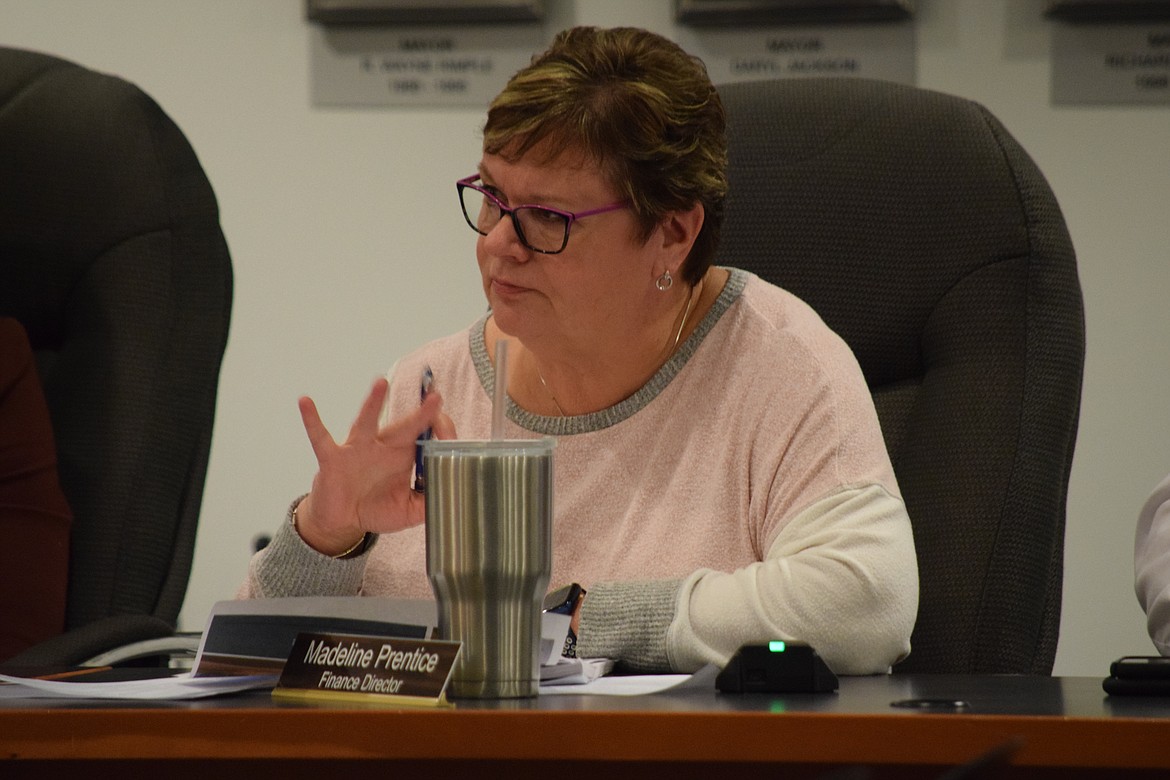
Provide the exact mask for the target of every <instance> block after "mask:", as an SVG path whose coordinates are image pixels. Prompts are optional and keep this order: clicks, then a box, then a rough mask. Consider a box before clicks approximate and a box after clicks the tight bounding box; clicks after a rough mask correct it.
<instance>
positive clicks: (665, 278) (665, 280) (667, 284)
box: [654, 269, 674, 292]
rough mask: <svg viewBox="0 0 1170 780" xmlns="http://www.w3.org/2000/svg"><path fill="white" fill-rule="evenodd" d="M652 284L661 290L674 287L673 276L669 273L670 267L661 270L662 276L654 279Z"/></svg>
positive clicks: (664, 290)
mask: <svg viewBox="0 0 1170 780" xmlns="http://www.w3.org/2000/svg"><path fill="white" fill-rule="evenodd" d="M654 286H655V287H657V288H658V289H659V290H661V291H662V292H666V291H667V290H669V289H670V288H671V287H674V277H673V276H671V275H670V269H667V270H665V271H663V272H662V276H660V277H658V278H657V279H655V280H654Z"/></svg>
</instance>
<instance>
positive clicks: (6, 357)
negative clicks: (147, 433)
mask: <svg viewBox="0 0 1170 780" xmlns="http://www.w3.org/2000/svg"><path fill="white" fill-rule="evenodd" d="M72 521H73V514H72V512H71V510H70V508H69V504H68V502H67V501H66V500H65V496H64V494H63V493H62V492H61V485H60V482H59V480H58V477H57V448H56V444H55V442H54V439H53V428H52V423H51V422H50V420H49V410H48V407H47V405H46V403H45V397H44V394H43V393H42V391H41V382H40V378H39V377H38V375H37V371H36V364H35V362H34V361H33V355H32V350H31V348H30V347H29V344H28V339H27V337H26V335H25V332H24V328H23V327H21V325H20V323H19V322H17V321H16V320H14V319H9V318H0V535H2V537H3V542H4V543H3V545H0V615H2V616H3V619H2V620H0V660H3V659H6V658H10V657H12V656H13V655H15V654H17V653H18V652H20V651H21V650H24V649H26V648H28V647H30V646H32V645H34V644H36V643H38V642H40V641H42V640H45V639H49V638H50V637H53V636H56V635H58V634H60V633H62V631H64V629H65V598H66V592H67V587H68V579H69V533H70V526H71V525H72Z"/></svg>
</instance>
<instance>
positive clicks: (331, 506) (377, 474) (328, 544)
mask: <svg viewBox="0 0 1170 780" xmlns="http://www.w3.org/2000/svg"><path fill="white" fill-rule="evenodd" d="M387 390H388V384H387V382H386V380H385V379H384V378H380V379H378V380H377V381H375V382H374V386H373V388H372V389H371V390H370V394H369V395H368V396H367V397H366V400H365V402H364V403H363V404H362V408H361V410H360V411H359V412H358V416H357V419H355V420H354V422H353V425H352V426H351V427H350V429H349V435H348V436H347V437H346V439H345V441H344V442H342V443H340V444H338V443H337V442H336V441H334V439H333V437H332V436H331V435H330V433H329V431H328V430H327V429H326V428H325V424H324V423H323V422H322V421H321V416H320V415H319V414H318V412H317V407H316V405H315V404H314V403H313V400H312V399H311V398H308V397H303V398H301V399H300V400H299V401H298V406H299V407H300V412H301V420H302V421H303V422H304V425H305V432H306V433H307V434H308V436H309V443H310V444H311V445H312V447H313V453H314V454H315V455H316V456H317V469H318V470H317V475H316V476H315V477H314V478H313V489H312V491H311V492H310V493H309V495H308V496H306V497H305V499H304V500H303V501H301V504H300V506H299V507H297V532H298V533H299V534H300V535H301V538H302V539H304V540H305V542H306V543H307V544H308V545H309V546H310V547H312V548H313V549H315V550H317V551H318V552H321V553H324V554H325V555H339V554H341V553H343V552H345V551H346V550H349V549H351V548H352V547H353V546H354V545H355V544H357V543H358V542H359V541H360V540H361V539H362V537H363V535H364V534H365V533H367V532H374V533H392V532H394V531H399V530H402V529H403V528H408V527H410V526H413V525H418V524H419V523H421V522H423V518H424V509H425V498H424V496H423V494H421V493H416V492H414V491H413V490H411V486H410V481H411V473H412V470H413V468H414V448H415V442H416V441H417V440H418V437H419V435H420V434H422V432H423V431H425V430H426V429H427V428H432V429H433V431H434V435H435V437H436V438H441V439H447V438H454V436H455V431H454V426H453V425H452V423H451V420H450V418H448V417H447V416H446V415H444V414H442V412H441V409H442V404H443V399H442V396H441V395H440V394H439V393H438V392H432V393H430V394H429V395H428V396H427V398H426V400H425V401H423V403H422V404H420V405H419V407H418V408H417V409H415V410H414V411H413V412H411V413H410V414H408V415H406V416H405V417H402V418H399V419H397V420H394V421H392V422H390V423H389V424H388V425H386V426H385V427H382V428H380V427H379V426H378V418H379V415H380V413H381V410H382V405H383V403H384V401H385V399H386V393H387Z"/></svg>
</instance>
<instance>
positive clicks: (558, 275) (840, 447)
mask: <svg viewBox="0 0 1170 780" xmlns="http://www.w3.org/2000/svg"><path fill="white" fill-rule="evenodd" d="M725 168H726V141H725V133H724V116H723V109H722V105H721V103H720V101H719V96H718V94H717V93H716V91H715V89H714V87H713V86H712V85H711V83H710V80H709V79H708V77H707V73H706V70H705V68H704V67H703V65H702V63H701V62H699V61H698V60H697V59H695V58H692V57H690V56H689V55H687V54H686V53H685V52H683V51H682V50H681V49H680V48H679V47H678V46H676V45H675V44H673V43H671V42H670V41H667V40H665V39H664V38H661V37H659V36H657V35H654V34H651V33H648V32H645V31H641V30H634V29H615V30H597V29H592V28H578V29H573V30H569V31H566V32H564V33H561V34H560V35H559V36H557V38H556V40H555V41H554V42H553V44H552V46H551V47H550V48H549V50H548V51H546V52H545V53H544V54H542V55H539V56H537V57H536V58H534V60H533V62H532V64H531V65H529V66H528V67H526V68H524V69H523V70H521V71H520V72H519V73H517V74H516V75H515V76H514V77H513V78H512V80H511V81H510V82H509V83H508V85H507V87H505V89H504V90H503V92H501V94H500V95H499V96H498V97H497V98H496V99H495V100H494V101H493V103H492V106H491V108H490V110H489V112H488V118H487V123H486V125H485V128H484V147H483V157H482V159H481V162H480V164H479V170H478V171H477V172H476V174H475V175H473V176H469V177H467V178H465V179H462V180H460V181H459V182H458V189H459V192H460V197H461V199H462V207H463V210H464V215H465V217H466V218H467V222H468V224H469V225H470V226H471V227H472V229H474V230H475V231H476V232H477V233H479V234H480V235H479V239H478V242H477V244H476V258H477V260H478V263H479V269H480V273H481V276H482V278H483V286H484V293H485V295H486V296H487V300H488V303H489V304H490V314H489V315H487V316H486V317H484V318H483V319H481V320H480V321H478V322H476V323H475V324H474V325H473V326H472V327H471V328H470V330H469V331H466V332H462V333H458V334H455V335H453V336H450V337H448V338H446V339H442V340H439V341H437V342H434V343H432V344H429V345H427V346H425V347H424V348H422V349H420V350H418V351H417V352H415V353H414V354H412V355H410V356H408V357H406V358H404V359H403V360H401V361H400V362H399V363H398V365H397V367H396V370H394V371H393V372H392V375H391V377H390V379H389V387H387V382H386V381H384V380H381V381H379V382H377V383H376V384H375V386H374V388H373V390H372V392H371V393H370V396H369V397H368V398H367V400H366V402H365V404H364V406H363V408H362V410H361V412H360V413H359V416H358V418H357V421H356V422H355V423H354V426H353V428H352V429H351V431H350V435H349V438H348V439H347V440H346V441H345V442H344V443H343V444H341V445H338V444H336V443H335V442H334V440H333V439H332V437H331V436H330V435H329V433H328V432H327V431H326V430H325V428H324V426H323V425H322V424H321V421H320V418H319V416H318V415H317V412H316V410H315V408H314V406H313V404H312V402H311V401H310V400H309V399H301V403H300V408H301V413H302V418H303V420H304V424H305V428H306V431H307V432H308V435H309V439H310V441H311V443H312V446H313V449H314V452H315V454H316V456H317V459H318V463H319V467H320V470H319V472H318V474H317V476H316V478H315V479H314V482H313V486H312V491H311V492H310V493H309V494H308V495H307V496H306V497H304V499H303V500H301V501H300V502H299V503H296V504H294V507H293V508H292V509H290V513H289V518H290V520H291V523H289V524H286V526H285V527H284V529H283V530H282V531H281V532H280V533H278V534H277V536H276V538H275V539H274V540H273V543H272V544H271V545H270V546H269V548H268V549H267V550H265V551H264V552H262V553H260V554H258V555H257V557H256V558H255V559H254V561H253V564H252V566H251V569H250V576H249V580H248V582H247V583H246V585H245V587H244V590H243V595H245V596H281V595H301V594H310V593H313V594H330V595H341V594H354V593H359V592H360V593H364V594H369V595H395V596H403V597H429V596H430V588H429V585H428V582H427V579H426V575H425V562H424V541H423V532H422V529H421V527H420V525H419V524H420V523H421V522H422V520H423V499H422V496H420V495H418V494H416V493H413V492H412V491H411V490H410V489H409V484H410V478H411V470H412V465H413V451H414V444H415V440H416V439H417V437H418V436H419V435H420V434H421V433H422V432H423V431H425V430H426V429H427V428H428V427H433V428H434V431H435V435H437V436H439V437H440V438H449V437H454V436H455V435H456V433H458V435H459V436H461V437H464V438H487V437H488V435H489V434H490V421H491V386H492V374H493V369H492V356H493V355H494V354H495V350H496V347H497V345H498V344H499V343H500V341H501V340H502V339H508V340H510V342H511V343H510V347H509V350H510V351H509V361H508V362H509V365H510V368H511V370H510V372H509V376H508V379H507V382H508V384H507V391H508V396H509V398H510V400H509V404H508V414H507V417H508V422H507V430H506V431H505V435H506V436H508V437H509V438H523V437H535V436H540V435H555V436H557V437H558V442H557V447H556V454H555V458H556V485H555V488H554V511H555V518H554V532H553V540H554V561H553V579H554V582H561V583H565V582H570V581H576V582H579V583H581V584H582V585H584V587H585V589H586V591H587V595H586V596H585V597H584V599H583V600H582V601H581V603H580V607H579V613H578V614H577V616H576V619H577V621H578V645H577V650H578V653H579V654H581V655H584V656H588V657H608V658H615V659H618V660H619V661H620V662H621V664H622V665H623V666H625V667H626V668H628V669H638V670H652V671H666V670H676V671H693V670H694V669H697V668H698V667H700V666H702V665H703V664H705V663H712V662H713V663H718V664H722V663H725V662H726V661H727V659H728V658H729V656H730V655H731V654H732V653H733V652H734V651H735V650H736V649H737V648H738V647H739V646H740V645H742V644H744V643H747V642H753V641H763V640H766V639H773V638H780V639H790V640H802V641H805V642H808V643H809V644H811V645H812V646H814V647H815V648H817V650H818V651H819V653H820V654H821V655H822V656H823V657H824V658H825V660H826V661H827V662H828V663H829V665H830V666H831V667H832V668H833V669H834V670H835V671H836V672H838V673H842V674H865V673H873V672H881V671H885V670H886V669H888V668H889V666H890V665H891V664H893V663H894V662H896V661H897V660H899V659H900V658H902V657H903V656H904V655H905V654H906V653H907V652H908V651H909V636H910V631H911V628H912V627H913V624H914V618H915V613H916V609H917V567H916V561H915V556H914V548H913V540H912V536H911V530H910V523H909V520H908V518H907V516H906V512H905V509H904V506H903V504H902V501H901V499H900V497H899V494H898V488H897V484H896V482H895V479H894V475H893V471H892V469H891V467H890V463H889V459H888V456H887V455H886V452H885V449H884V445H883V442H882V438H881V432H880V430H879V427H878V422H877V418H876V414H875V412H874V409H873V404H872V401H871V399H870V396H869V393H868V391H867V389H866V386H865V383H864V380H863V378H862V376H861V373H860V370H859V368H858V366H857V364H856V361H855V360H854V358H853V356H852V354H851V353H850V352H849V350H848V348H847V347H846V346H845V345H844V344H843V342H841V340H840V339H839V338H837V337H836V336H835V335H834V334H833V333H832V332H830V331H829V330H828V329H827V328H826V327H825V325H824V324H823V323H822V322H821V321H820V320H819V319H818V318H817V316H816V315H815V314H814V313H813V312H812V311H811V310H810V309H809V308H808V307H807V306H805V305H804V304H803V303H801V302H800V301H799V300H797V299H795V298H794V297H793V296H791V295H790V294H788V293H786V292H784V291H782V290H780V289H778V288H775V287H773V286H771V285H768V284H766V283H764V282H763V281H761V280H760V279H758V278H755V277H753V276H751V275H749V274H746V273H744V272H742V271H733V270H729V269H726V268H720V267H716V266H714V265H712V262H713V260H714V257H715V252H716V248H717V244H718V237H719V226H720V221H721V217H722V207H723V200H724V196H725V193H726V189H727V185H726V175H725ZM427 366H429V367H431V368H432V369H433V371H434V376H435V383H436V386H437V387H438V389H439V391H440V392H436V393H432V394H431V395H430V396H428V398H427V399H426V401H425V402H423V403H422V404H421V406H420V405H419V392H418V382H419V377H420V375H421V373H422V372H423V370H424V368H425V367H427ZM384 401H385V414H384V416H383V417H382V419H381V423H380V422H379V410H380V409H382V408H383V405H384ZM375 534H377V535H379V536H377V537H375ZM375 538H376V539H377V543H376V544H374V543H373V542H374V540H375Z"/></svg>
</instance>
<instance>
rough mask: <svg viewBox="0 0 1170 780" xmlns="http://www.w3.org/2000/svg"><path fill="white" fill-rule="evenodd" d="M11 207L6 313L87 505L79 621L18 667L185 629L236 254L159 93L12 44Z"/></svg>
mask: <svg viewBox="0 0 1170 780" xmlns="http://www.w3.org/2000/svg"><path fill="white" fill-rule="evenodd" d="M0 204H2V205H0V314H2V315H8V316H12V317H15V318H17V319H18V320H20V321H21V322H22V323H23V324H24V326H25V329H26V330H27V331H28V334H29V340H30V342H31V343H32V346H33V349H34V351H35V352H36V357H37V365H38V369H39V371H40V375H41V379H42V384H43V386H44V390H45V396H46V398H47V400H48V404H49V410H50V415H51V417H52V422H53V428H54V435H55V439H56V444H57V454H58V463H59V472H60V478H61V483H62V489H63V491H64V493H65V496H66V498H67V499H68V500H69V503H70V505H71V507H72V509H73V513H74V523H73V532H72V538H71V543H70V567H69V583H68V604H67V613H66V633H65V634H62V635H61V636H58V637H55V638H52V639H50V640H47V641H45V642H42V643H41V644H38V645H35V646H34V647H32V648H30V649H28V650H26V651H25V652H23V653H21V654H20V655H18V656H17V657H15V658H13V659H10V661H9V662H8V664H7V665H8V666H11V667H15V666H26V665H42V664H76V663H81V662H83V661H86V660H89V659H92V658H93V657H94V656H98V655H101V654H102V653H104V652H105V651H108V650H110V649H112V648H117V647H119V646H122V645H125V644H127V643H133V642H137V641H139V640H151V639H158V638H164V639H165V638H166V637H169V636H170V635H171V634H172V633H173V631H174V628H175V621H176V620H177V618H178V613H179V609H180V607H181V605H182V602H183V597H184V595H185V593H186V589H187V582H188V578H189V574H190V568H191V557H192V553H193V549H194V542H195V530H196V523H197V520H198V517H199V507H200V503H201V500H202V495H203V486H204V479H205V476H206V470H207V458H208V450H209V447H210V441H211V429H212V421H213V418H214V414H215V399H216V391H217V385H218V378H219V370H220V364H221V360H222V356H223V351H224V347H225V345H226V341H227V333H228V323H229V317H230V309H231V298H232V270H231V262H230V259H229V255H228V249H227V245H226V243H225V241H224V237H223V233H222V232H221V229H220V225H219V215H218V209H217V205H216V200H215V196H214V194H213V192H212V189H211V186H210V185H209V183H208V181H207V178H206V176H205V175H204V173H203V169H202V167H201V166H200V164H199V161H198V159H196V156H195V153H194V152H193V151H192V149H191V147H190V145H189V144H188V143H187V140H186V139H185V138H184V136H183V134H182V133H181V132H180V130H179V129H178V128H177V127H176V126H175V124H174V123H173V122H172V121H171V120H170V119H169V118H168V117H167V115H166V114H165V113H164V112H163V111H162V110H161V109H160V108H159V106H158V105H157V104H155V102H154V101H153V100H151V99H150V98H149V97H148V96H147V95H145V94H143V92H142V91H141V90H139V89H138V88H137V87H135V86H133V85H131V84H129V83H127V82H125V81H123V80H121V79H119V78H116V77H112V76H107V75H102V74H99V73H95V72H93V71H91V70H88V69H86V68H83V67H80V66H78V65H76V64H73V63H70V62H66V61H64V60H61V59H58V58H55V57H51V56H47V55H44V54H39V53H33V52H28V51H21V50H15V49H8V48H0ZM180 644H181V643H180Z"/></svg>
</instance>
